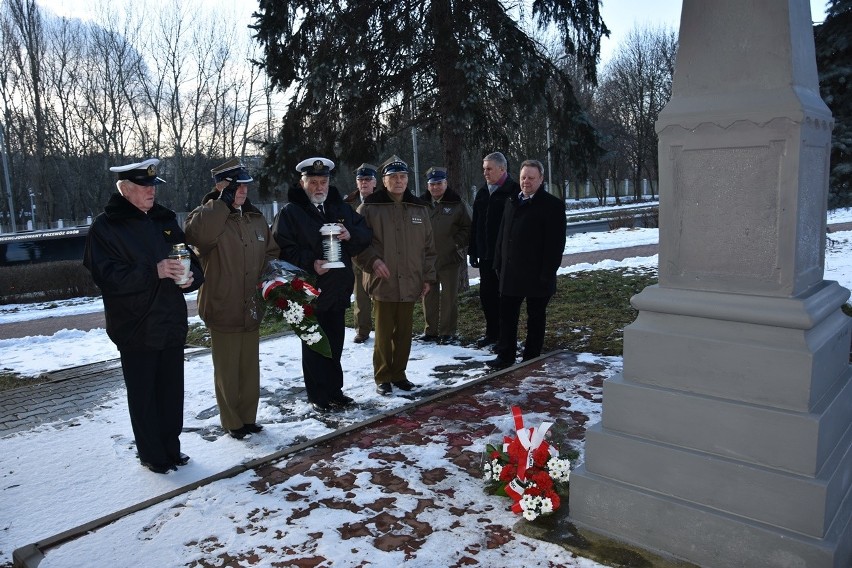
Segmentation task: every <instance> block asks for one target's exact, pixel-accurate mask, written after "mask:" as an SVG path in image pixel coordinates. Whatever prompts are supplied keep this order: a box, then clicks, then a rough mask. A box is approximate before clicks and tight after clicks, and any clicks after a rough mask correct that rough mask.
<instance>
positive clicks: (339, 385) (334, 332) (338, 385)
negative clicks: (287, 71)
mask: <svg viewBox="0 0 852 568" xmlns="http://www.w3.org/2000/svg"><path fill="white" fill-rule="evenodd" d="M344 314H345V311H344V310H331V311H327V312H319V311H318V312H314V315H316V317H317V322H318V323H319V325H320V327H321V328H322V330H323V331H324V332H325V335H326V337H328V343H329V344H330V345H331V359H329V358H328V357H323V356H322V355H320V354H319V353H317V352H316V351H314V350H313V349H311V348H310V347H308V344H307V343H305V342H304V341H303V342H302V374H303V375H304V376H305V390H307V391H308V401H310V402H315V403H317V404H321V405H326V404H328V401H329V398H334V397H335V396H336V395H340V394H341V389H343V367H342V366H341V365H340V357H341V355H343V337H344V335H345V329H344V321H343V317H344Z"/></svg>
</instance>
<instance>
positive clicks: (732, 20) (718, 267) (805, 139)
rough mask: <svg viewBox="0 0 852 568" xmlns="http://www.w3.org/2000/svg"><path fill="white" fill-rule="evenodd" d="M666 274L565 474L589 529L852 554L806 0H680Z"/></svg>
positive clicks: (793, 554) (667, 126)
mask: <svg viewBox="0 0 852 568" xmlns="http://www.w3.org/2000/svg"><path fill="white" fill-rule="evenodd" d="M679 43H680V45H679V51H678V54H677V64H676V69H675V77H674V84H673V88H672V98H671V101H670V102H669V104H668V105H667V106H666V107H665V109H664V110H663V112H662V113H661V114H660V117H659V121H658V122H657V132H658V134H659V161H660V168H659V172H660V256H659V284H658V285H656V286H651V287H649V288H647V289H645V290H644V291H642V292H641V293H640V294H638V295H636V296H635V297H634V298H633V300H632V303H633V306H634V307H635V308H636V309H637V310H639V315H638V317H637V319H636V321H635V322H634V323H633V324H631V325H630V326H628V328H627V329H626V330H625V333H624V370H623V373H622V374H621V376H618V377H615V378H613V379H612V380H609V381H607V382H606V383H605V385H604V394H603V417H602V421H601V423H599V424H597V425H595V426H594V427H592V428H590V429H589V431H588V432H587V438H586V450H585V452H586V453H585V464H584V465H583V466H582V467H580V468H578V470H577V471H575V472H574V473H573V474H572V476H571V495H570V500H569V507H570V517H571V519H572V521H573V522H574V523H575V524H576V525H577V526H578V527H579V528H580V529H585V530H590V531H592V532H594V533H598V534H602V535H605V536H609V537H612V538H614V539H616V540H620V541H624V542H627V543H630V544H633V545H637V546H639V547H642V548H645V549H648V550H652V551H654V552H657V553H662V554H664V555H669V556H672V557H675V558H678V559H682V560H686V561H689V562H692V563H695V564H698V565H700V566H708V567H710V566H713V567H724V568H730V567H733V566H742V567H749V568H753V567H762V566H766V567H770V566H771V567H810V568H815V567H820V568H823V567H831V568H848V567H849V566H852V382H850V375H852V371H850V369H851V368H850V366H849V352H850V322H852V318H849V317H847V316H845V315H844V314H843V313H842V311H841V306H842V305H843V304H844V303H845V302H846V300H847V299H848V297H849V291H847V290H846V289H845V288H843V287H841V286H840V285H838V284H837V283H836V282H831V281H826V280H824V279H823V272H824V259H825V254H824V247H825V229H826V221H825V219H826V215H825V212H826V200H827V190H828V164H829V148H830V142H831V126H832V118H831V113H830V112H829V110H828V108H827V107H826V106H825V104H824V103H823V101H822V99H821V98H820V96H819V87H818V80H817V71H816V62H815V56H814V43H813V31H812V26H811V18H810V9H809V5H808V1H807V0H751V1H749V2H744V1H742V0H713V1H712V2H710V1H706V0H684V3H683V11H682V15H681V27H680V41H679Z"/></svg>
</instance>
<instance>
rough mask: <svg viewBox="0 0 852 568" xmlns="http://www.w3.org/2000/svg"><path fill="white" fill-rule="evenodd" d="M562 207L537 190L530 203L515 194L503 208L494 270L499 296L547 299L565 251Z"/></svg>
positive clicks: (549, 196) (560, 203)
mask: <svg viewBox="0 0 852 568" xmlns="http://www.w3.org/2000/svg"><path fill="white" fill-rule="evenodd" d="M565 224H566V219H565V204H564V203H562V200H561V199H559V198H558V197H555V196H553V195H551V194H549V193H547V192H546V191H544V190H543V189H541V188H539V190H538V191H536V192H535V196H534V197H533V198H532V199H528V200H526V201H521V200H520V199H519V198H518V194H517V193H516V194H515V195H513V196H511V197H510V198H509V199H508V200H507V201H506V205H505V210H504V212H503V223H502V224H501V225H500V232H499V234H498V237H497V254H496V256H495V257H494V270H496V271H497V274H498V275H499V277H500V294H501V295H502V296H521V297H526V298H542V297H550V296H552V295H553V294H554V293H555V292H556V271H557V270H558V269H559V265H560V264H562V253H563V251H564V250H565V228H566V226H565Z"/></svg>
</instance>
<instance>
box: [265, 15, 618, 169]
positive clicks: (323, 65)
mask: <svg viewBox="0 0 852 568" xmlns="http://www.w3.org/2000/svg"><path fill="white" fill-rule="evenodd" d="M528 5H529V4H527V3H524V4H522V6H528ZM531 5H532V20H531V21H533V22H535V24H536V25H537V28H536V32H535V33H536V34H540V37H541V38H544V37H546V35H547V34H549V33H553V31H554V30H555V31H557V32H558V33H559V34H560V36H561V38H562V43H563V47H564V51H565V53H566V54H567V55H569V56H571V57H575V58H576V60H577V61H578V63H579V64H580V66H581V68H582V70H583V72H584V74H585V79H586V80H589V81H594V79H595V67H596V63H597V60H598V53H599V50H600V39H601V36H603V35H609V30H607V28H606V26H605V25H604V23H603V20H602V19H601V17H600V13H599V10H598V0H533V2H532V4H531ZM506 6H507V3H504V2H501V1H500V0H359V1H358V2H346V1H342V0H295V1H288V2H281V1H280V0H260V9H259V11H258V12H257V13H255V21H256V24H255V26H253V27H254V28H255V29H256V30H257V38H258V40H259V41H260V42H261V44H262V46H263V48H264V53H265V59H264V61H262V62H259V63H260V64H261V65H263V66H264V67H265V68H266V71H267V73H268V75H269V77H270V79H271V82H272V84H273V85H274V86H275V87H277V88H279V89H281V90H283V91H285V92H288V93H293V95H292V100H291V103H290V106H289V108H288V111H287V114H286V116H285V118H284V121H283V126H282V129H281V131H280V132H279V135H278V137H277V139H276V140H275V141H273V142H272V143H271V144H270V145H269V146H268V153H267V157H266V165H267V171H268V172H269V174H270V176H271V177H272V178H273V179H276V178H277V179H279V180H280V179H286V177H288V176H291V175H292V174H291V172H289V171H288V168H289V167H290V166H292V164H293V163H295V161H296V160H297V158H300V157H303V156H305V155H308V154H310V153H311V152H317V153H322V154H325V155H335V154H337V152H335V151H334V150H335V146H336V145H337V150H338V151H339V153H340V154H341V155H343V156H345V157H346V160H347V162H349V163H352V164H357V163H359V162H360V161H374V160H379V159H380V158H381V157H382V156H377V152H378V151H380V150H381V149H382V148H381V146H382V145H383V141H384V140H386V139H387V138H388V137H389V136H392V135H393V134H394V133H396V132H400V131H404V130H407V129H409V128H410V127H411V126H416V127H418V128H421V129H424V130H426V131H435V132H437V133H438V134H439V136H440V139H441V143H442V146H443V150H444V159H445V163H444V164H443V165H444V166H446V167H447V168H448V170H449V174H450V178H451V179H458V176H457V172H458V171H459V167H460V161H461V160H462V156H463V153H464V151H469V152H474V153H475V154H474V155H476V153H479V155H480V156H481V155H482V154H481V153H484V152H488V151H492V150H505V149H507V148H508V147H509V145H510V143H511V141H512V137H513V131H514V130H517V127H518V125H519V124H521V123H523V121H524V120H526V119H528V118H529V117H530V116H541V115H542V114H543V113H547V115H548V116H549V118H550V124H551V129H552V133H553V136H552V145H553V151H554V152H555V155H556V156H557V157H559V156H563V157H567V158H568V159H569V160H570V161H571V164H572V167H573V168H578V169H582V168H583V167H584V166H585V165H586V164H587V163H589V162H591V161H594V159H595V158H596V157H597V153H598V152H599V146H598V144H597V142H596V139H595V135H594V130H593V128H592V126H591V124H590V123H589V122H588V120H587V118H586V116H585V113H584V112H583V110H582V109H581V108H580V105H579V104H578V102H577V99H576V97H575V96H574V91H573V89H572V87H571V82H570V77H569V76H568V74H567V73H566V71H565V70H564V67H562V68H560V66H557V65H556V64H555V63H554V61H552V60H551V59H550V58H549V57H548V56H547V55H546V50H544V49H543V48H542V47H541V43H540V42H539V41H538V37H532V36H531V35H529V34H528V33H527V32H525V31H524V30H523V29H521V27H520V26H519V24H518V22H517V21H516V20H515V19H513V18H512V15H511V14H510V10H509V9H507V7H506ZM513 10H515V12H514V13H517V8H515V9H513ZM526 157H532V156H524V158H526Z"/></svg>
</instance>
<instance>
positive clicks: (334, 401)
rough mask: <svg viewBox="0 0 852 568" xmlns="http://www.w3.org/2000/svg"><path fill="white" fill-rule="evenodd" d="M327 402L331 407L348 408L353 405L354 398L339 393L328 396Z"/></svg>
mask: <svg viewBox="0 0 852 568" xmlns="http://www.w3.org/2000/svg"><path fill="white" fill-rule="evenodd" d="M328 404H329V405H331V406H332V407H333V408H339V409H343V408H349V407H350V406H354V405H355V399H352V398H350V397H348V396H346V395H345V394H343V393H340V394H338V395H336V396H332V397H329V399H328Z"/></svg>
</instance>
